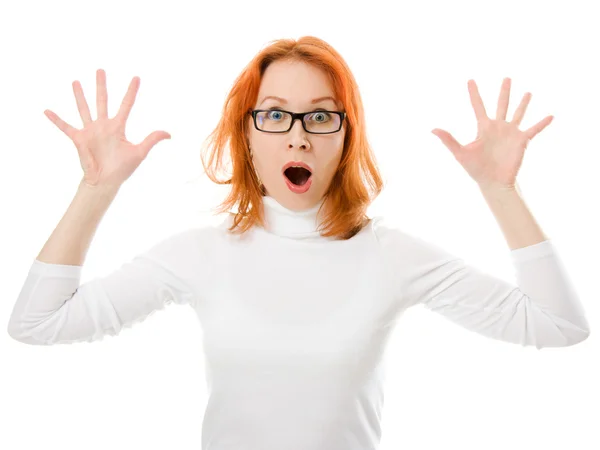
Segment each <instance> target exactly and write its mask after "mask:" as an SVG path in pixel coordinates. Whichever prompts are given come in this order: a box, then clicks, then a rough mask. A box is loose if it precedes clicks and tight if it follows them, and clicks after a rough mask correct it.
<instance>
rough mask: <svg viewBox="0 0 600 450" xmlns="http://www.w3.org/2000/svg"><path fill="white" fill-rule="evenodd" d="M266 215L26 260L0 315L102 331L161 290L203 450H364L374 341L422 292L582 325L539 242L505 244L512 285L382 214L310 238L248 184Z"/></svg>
mask: <svg viewBox="0 0 600 450" xmlns="http://www.w3.org/2000/svg"><path fill="white" fill-rule="evenodd" d="M263 205H264V208H265V217H266V220H267V227H266V229H263V228H261V227H254V228H252V229H251V230H250V231H249V232H248V233H246V235H244V236H236V235H231V234H229V233H228V232H227V230H226V228H227V227H228V226H229V225H230V224H231V219H232V215H231V214H230V215H228V216H227V217H226V218H225V220H223V221H222V222H221V223H220V224H218V225H210V226H208V225H206V226H202V227H196V228H192V229H187V230H185V231H182V232H178V233H176V234H174V235H172V236H170V237H168V238H166V239H164V240H162V241H161V242H159V243H158V244H156V245H154V246H153V247H151V248H150V249H149V250H147V251H146V252H144V253H142V254H140V255H138V256H136V257H135V258H133V259H132V260H131V261H130V262H127V263H125V264H123V265H122V266H121V267H120V268H118V269H116V270H115V271H113V272H112V273H110V274H109V275H107V276H104V277H99V278H95V279H92V280H90V281H87V282H85V283H83V284H80V273H81V268H82V267H81V266H72V265H61V264H48V263H44V262H41V261H38V260H37V259H35V260H34V261H33V264H32V266H31V269H30V271H29V274H28V276H27V278H26V280H25V283H24V285H23V288H22V290H21V292H20V295H19V297H18V299H17V302H16V304H15V306H14V310H13V312H12V315H11V317H10V322H9V325H8V331H9V334H10V335H11V336H12V337H13V338H14V339H16V340H18V341H20V342H23V343H26V344H33V345H54V344H70V343H76V342H92V341H98V340H101V339H102V338H103V337H104V336H106V335H111V336H114V335H117V334H118V333H119V332H120V331H121V330H122V329H123V328H124V327H130V326H132V325H133V324H135V323H138V322H140V321H142V320H144V319H145V318H146V317H148V316H149V315H150V314H152V313H153V312H155V311H157V310H160V309H163V308H164V307H165V305H167V304H169V303H175V304H179V305H189V306H191V307H192V310H193V311H195V313H196V314H197V317H198V319H199V322H200V325H201V328H202V335H203V342H202V346H203V351H204V355H205V363H206V382H207V389H208V393H209V400H208V404H207V407H206V410H205V414H204V420H203V427H202V449H203V450H233V449H235V450H282V449H285V450H375V449H377V448H378V445H379V442H380V438H381V427H380V424H381V418H382V407H383V398H384V393H383V381H384V375H385V370H384V362H385V359H386V358H385V357H384V355H385V350H386V344H387V341H388V337H389V336H390V334H391V332H392V331H393V329H394V327H395V326H396V324H397V323H398V321H399V319H400V317H401V316H402V313H403V312H404V311H406V310H407V308H410V307H411V306H414V305H419V304H420V305H424V306H425V307H426V308H427V309H429V310H431V311H434V312H436V313H439V314H441V315H443V316H444V317H446V318H447V319H449V320H451V321H452V322H454V323H456V324H458V325H459V326H462V327H464V328H466V329H468V330H471V331H473V332H476V333H479V334H481V335H483V336H486V337H488V338H492V339H498V340H502V341H505V342H508V343H513V344H520V345H522V346H535V347H537V348H538V349H540V348H543V347H565V346H569V345H573V344H576V343H578V342H581V341H583V340H584V339H586V338H587V336H588V335H589V333H590V331H589V325H588V322H587V320H586V317H585V314H584V310H583V307H582V304H581V303H580V301H579V298H578V296H577V294H576V292H575V289H574V287H573V286H572V284H571V281H570V280H569V277H568V275H567V273H566V271H565V269H564V267H563V265H562V262H561V260H560V258H559V256H558V254H557V252H556V250H555V248H554V247H553V245H552V242H551V241H550V240H546V241H544V242H540V243H538V244H535V245H531V246H528V247H524V248H520V249H516V250H512V251H510V255H511V259H512V263H513V265H514V269H515V271H516V279H517V283H518V284H517V285H513V284H511V283H508V282H506V281H504V280H502V279H499V278H496V277H494V276H491V275H489V274H486V273H484V272H482V271H480V270H478V269H476V268H474V267H471V266H469V265H467V264H466V263H465V262H464V261H463V260H462V259H461V258H459V257H457V256H454V255H452V254H450V253H448V252H447V251H445V250H444V249H442V248H440V247H439V246H436V245H434V244H431V243H428V242H426V241H424V240H422V239H420V238H417V237H415V236H412V235H409V234H408V233H406V232H403V231H401V230H400V229H398V228H396V227H392V226H389V225H386V223H385V220H384V219H383V218H382V217H379V216H378V217H375V218H372V219H371V220H370V222H369V224H368V225H367V226H366V227H364V228H363V229H362V230H361V231H360V232H359V233H358V234H356V235H355V236H353V237H352V238H351V239H348V240H335V239H334V238H325V237H322V236H320V234H319V231H318V230H317V225H318V224H317V222H316V220H317V211H318V208H319V206H320V204H318V205H316V206H315V207H314V208H311V209H310V210H306V211H302V212H297V211H291V210H288V209H287V208H285V207H283V206H282V205H281V204H279V203H278V202H277V201H276V200H275V199H274V198H272V197H268V196H267V197H263Z"/></svg>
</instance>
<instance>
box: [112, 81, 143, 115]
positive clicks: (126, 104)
mask: <svg viewBox="0 0 600 450" xmlns="http://www.w3.org/2000/svg"><path fill="white" fill-rule="evenodd" d="M139 88H140V78H139V77H133V79H132V80H131V83H129V88H128V89H127V93H126V94H125V97H123V101H122V102H121V106H120V107H119V112H117V117H118V118H119V121H120V122H122V123H123V124H125V122H126V121H127V119H128V118H129V113H130V112H131V108H132V107H133V103H134V102H135V97H136V95H137V92H138V90H139Z"/></svg>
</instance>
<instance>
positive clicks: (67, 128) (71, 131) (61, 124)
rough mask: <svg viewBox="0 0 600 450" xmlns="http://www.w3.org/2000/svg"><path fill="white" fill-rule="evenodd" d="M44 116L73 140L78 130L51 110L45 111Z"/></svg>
mask: <svg viewBox="0 0 600 450" xmlns="http://www.w3.org/2000/svg"><path fill="white" fill-rule="evenodd" d="M44 114H45V115H46V117H47V118H48V119H50V121H51V122H52V123H53V124H54V125H56V126H57V127H58V129H59V130H60V131H62V132H63V133H65V134H66V135H67V136H68V137H69V138H70V139H73V138H74V136H75V132H76V131H77V129H75V128H73V127H72V126H71V125H69V124H68V123H66V122H65V121H64V120H62V119H61V118H60V117H58V115H56V114H55V113H53V112H52V111H50V110H49V109H47V110H45V111H44Z"/></svg>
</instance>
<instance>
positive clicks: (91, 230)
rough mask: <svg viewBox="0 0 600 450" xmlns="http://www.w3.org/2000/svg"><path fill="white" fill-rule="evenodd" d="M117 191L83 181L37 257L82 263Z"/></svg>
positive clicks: (69, 262)
mask: <svg viewBox="0 0 600 450" xmlns="http://www.w3.org/2000/svg"><path fill="white" fill-rule="evenodd" d="M117 193H118V189H117V188H99V187H90V186H87V185H86V184H84V183H83V180H82V181H81V183H80V184H79V186H78V188H77V192H76V194H75V197H74V198H73V201H72V202H71V204H70V205H69V208H68V209H67V211H66V213H65V214H64V216H63V217H62V219H61V220H60V222H59V223H58V225H57V226H56V228H55V229H54V231H53V232H52V234H51V236H50V237H49V238H48V240H47V241H46V244H45V245H44V247H43V248H42V250H41V251H40V253H39V255H38V256H37V260H38V261H41V262H45V263H49V264H65V265H74V266H82V265H83V262H84V260H85V256H86V254H87V251H88V249H89V247H90V244H91V242H92V239H93V237H94V234H95V233H96V229H97V228H98V225H99V223H100V221H101V220H102V217H103V216H104V214H105V213H106V211H107V210H108V207H109V206H110V205H111V203H112V201H113V200H114V198H115V196H116V195H117Z"/></svg>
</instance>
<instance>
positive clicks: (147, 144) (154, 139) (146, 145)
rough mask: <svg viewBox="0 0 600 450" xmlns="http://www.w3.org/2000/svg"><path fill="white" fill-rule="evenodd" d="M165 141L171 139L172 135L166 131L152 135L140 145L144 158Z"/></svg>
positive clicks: (155, 132)
mask: <svg viewBox="0 0 600 450" xmlns="http://www.w3.org/2000/svg"><path fill="white" fill-rule="evenodd" d="M163 139H171V135H170V134H169V133H167V132H166V131H154V132H152V133H150V134H149V135H148V136H147V137H146V139H144V140H143V141H142V142H141V144H140V151H141V152H142V154H143V155H144V158H145V157H146V156H147V155H148V153H150V150H152V147H154V146H155V145H156V144H158V143H159V142H160V141H162V140H163Z"/></svg>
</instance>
